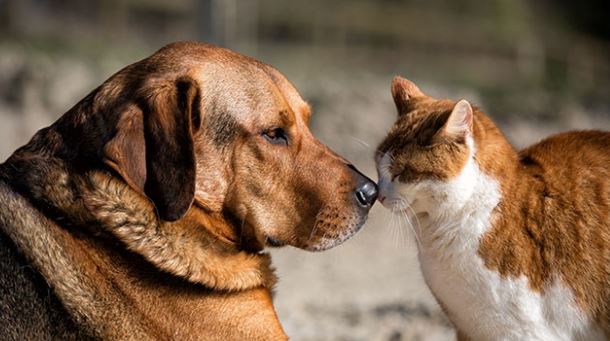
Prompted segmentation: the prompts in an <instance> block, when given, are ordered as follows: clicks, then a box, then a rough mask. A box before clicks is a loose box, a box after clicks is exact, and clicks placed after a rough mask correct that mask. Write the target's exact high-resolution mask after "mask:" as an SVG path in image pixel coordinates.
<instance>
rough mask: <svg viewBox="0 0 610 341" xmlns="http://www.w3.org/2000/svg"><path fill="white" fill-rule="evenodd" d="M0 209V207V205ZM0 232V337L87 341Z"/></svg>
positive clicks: (45, 285)
mask: <svg viewBox="0 0 610 341" xmlns="http://www.w3.org/2000/svg"><path fill="white" fill-rule="evenodd" d="M0 206H1V203H0ZM3 228H4V226H2V228H0V335H2V339H3V340H90V339H92V338H91V337H90V336H88V335H87V334H86V333H85V332H84V331H83V330H81V329H80V328H79V327H78V326H77V324H76V323H75V322H74V321H73V320H72V318H71V316H70V314H68V312H67V311H66V309H65V308H64V307H63V305H62V304H61V302H60V301H59V299H58V298H57V296H56V295H55V293H54V292H53V289H51V288H50V287H49V286H48V285H47V282H46V281H45V280H44V278H43V277H42V275H41V274H40V273H38V271H37V270H36V269H35V268H34V267H32V266H31V265H30V264H29V263H28V261H27V260H26V259H25V257H24V256H23V255H22V254H21V253H20V252H19V250H18V249H17V247H16V245H15V244H14V243H13V241H12V240H11V239H10V238H9V237H8V236H6V235H5V234H4V233H3V232H2V230H3Z"/></svg>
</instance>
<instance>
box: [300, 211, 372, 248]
mask: <svg viewBox="0 0 610 341" xmlns="http://www.w3.org/2000/svg"><path fill="white" fill-rule="evenodd" d="M365 221H366V217H365V218H362V219H360V221H358V222H357V223H354V224H350V225H348V226H345V227H343V228H341V229H339V230H338V232H333V233H323V234H322V236H321V237H319V238H316V239H315V240H313V239H312V240H309V241H308V242H307V243H306V244H305V245H304V246H303V247H300V248H301V249H304V250H307V251H312V252H320V251H326V250H328V249H332V248H333V247H336V246H339V245H341V244H343V243H344V242H346V241H347V240H348V239H350V238H351V237H353V236H354V235H355V234H356V233H358V231H360V229H362V226H363V225H364V223H365Z"/></svg>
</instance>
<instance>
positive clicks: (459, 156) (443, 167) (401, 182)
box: [375, 77, 476, 214]
mask: <svg viewBox="0 0 610 341" xmlns="http://www.w3.org/2000/svg"><path fill="white" fill-rule="evenodd" d="M392 96H393V97H394V102H395V104H396V108H397V110H398V118H397V120H396V123H395V124H394V126H393V127H392V129H391V130H390V132H389V133H388V135H387V137H386V138H385V140H384V141H383V142H382V143H381V144H380V145H379V147H378V148H377V152H376V156H375V161H376V164H377V171H378V175H379V201H380V202H381V203H382V204H383V205H384V206H385V207H386V208H389V209H391V210H393V211H405V212H407V213H409V214H414V213H426V212H428V211H429V210H430V209H433V208H438V206H439V205H444V204H446V203H448V202H452V203H453V202H454V203H458V204H459V203H460V202H464V201H465V200H467V199H468V197H469V196H470V194H471V189H470V188H471V187H472V186H471V185H472V182H473V181H476V174H473V170H476V167H474V168H473V167H472V164H473V162H474V161H473V155H474V152H475V151H474V148H475V147H474V143H473V133H472V126H473V109H472V107H471V106H470V104H469V103H468V102H467V101H466V100H461V101H458V102H455V101H450V100H437V99H434V98H432V97H429V96H427V95H425V94H424V93H423V92H422V91H421V90H420V89H419V88H418V87H417V86H416V85H415V84H413V83H412V82H411V81H409V80H407V79H404V78H400V77H395V78H394V80H393V81H392Z"/></svg>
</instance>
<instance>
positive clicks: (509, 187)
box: [376, 77, 610, 340]
mask: <svg viewBox="0 0 610 341" xmlns="http://www.w3.org/2000/svg"><path fill="white" fill-rule="evenodd" d="M392 95H393V97H394V102H395V103H396V106H397V108H398V114H399V116H398V119H397V122H396V123H395V125H394V126H393V128H392V129H391V131H390V132H389V134H388V136H387V138H386V139H385V140H384V141H383V142H382V143H381V145H380V146H379V147H378V150H377V155H376V162H377V169H378V172H379V190H380V192H379V200H380V202H382V204H383V205H384V206H385V207H387V208H389V209H390V210H392V211H395V212H399V213H400V214H406V215H407V216H408V217H409V220H410V221H411V223H412V224H413V225H414V230H415V233H416V234H417V240H418V241H419V243H418V248H419V258H420V263H421V268H422V272H423V275H424V278H425V281H426V283H427V284H428V286H429V287H430V289H431V290H432V292H433V293H434V295H435V297H436V298H437V300H438V301H439V303H440V305H441V306H442V307H443V309H444V310H445V312H446V313H447V315H448V317H449V319H450V320H451V321H452V322H453V324H454V325H455V326H456V328H457V330H458V339H460V340H468V339H469V340H608V339H610V133H608V132H601V131H580V132H568V133H563V134H558V135H555V136H552V137H549V138H547V139H545V140H543V141H542V142H540V143H538V144H536V145H533V146H531V147H529V148H526V149H525V150H522V151H516V150H515V149H514V148H513V147H512V146H511V144H510V143H509V142H508V141H507V139H506V138H505V137H504V135H503V134H502V133H501V132H500V130H499V129H498V128H497V127H496V126H495V125H494V124H493V122H492V121H491V120H490V119H489V118H488V117H487V116H486V115H485V114H484V113H483V112H481V111H480V110H479V109H478V108H476V107H473V106H471V105H470V104H469V103H468V102H467V101H466V100H461V101H458V102H457V103H456V102H454V101H450V100H436V99H434V98H431V97H429V96H427V95H425V94H424V93H422V92H421V90H419V89H418V88H417V86H416V85H415V84H413V83H412V82H410V81H408V80H406V79H403V78H399V77H397V78H395V79H394V81H393V82H392Z"/></svg>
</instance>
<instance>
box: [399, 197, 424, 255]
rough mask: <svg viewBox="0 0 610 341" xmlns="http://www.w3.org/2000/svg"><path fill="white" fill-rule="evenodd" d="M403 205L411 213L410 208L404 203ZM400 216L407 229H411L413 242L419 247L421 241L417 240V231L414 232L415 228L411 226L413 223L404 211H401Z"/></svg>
mask: <svg viewBox="0 0 610 341" xmlns="http://www.w3.org/2000/svg"><path fill="white" fill-rule="evenodd" d="M404 204H405V207H406V208H407V209H411V210H412V211H413V209H412V208H411V206H410V205H409V204H408V203H407V202H406V201H405V202H404ZM400 215H401V217H402V218H403V220H404V221H405V222H406V223H407V224H408V225H409V228H410V229H411V232H412V233H413V235H414V237H415V241H416V242H417V246H419V247H421V240H420V239H419V235H418V231H416V230H415V227H414V226H413V222H412V220H411V219H410V218H409V216H408V215H407V212H405V211H404V210H401V211H400Z"/></svg>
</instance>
